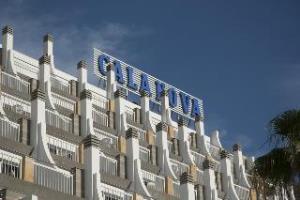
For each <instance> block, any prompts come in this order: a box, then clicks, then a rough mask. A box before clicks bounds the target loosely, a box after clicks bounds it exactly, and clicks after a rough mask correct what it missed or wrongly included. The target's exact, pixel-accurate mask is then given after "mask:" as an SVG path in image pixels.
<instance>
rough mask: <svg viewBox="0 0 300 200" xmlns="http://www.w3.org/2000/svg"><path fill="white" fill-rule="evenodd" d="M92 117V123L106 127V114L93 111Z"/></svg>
mask: <svg viewBox="0 0 300 200" xmlns="http://www.w3.org/2000/svg"><path fill="white" fill-rule="evenodd" d="M92 115H93V121H94V122H96V123H98V124H101V125H103V126H107V127H108V116H107V114H106V113H103V112H101V111H98V110H96V109H93V112H92Z"/></svg>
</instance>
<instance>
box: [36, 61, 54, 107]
mask: <svg viewBox="0 0 300 200" xmlns="http://www.w3.org/2000/svg"><path fill="white" fill-rule="evenodd" d="M39 66H40V71H39V73H40V76H39V88H40V89H41V90H42V91H43V92H45V96H46V103H47V106H49V107H50V108H51V109H52V110H55V106H54V103H53V101H52V95H51V71H50V57H49V56H47V55H43V56H42V57H41V58H40V59H39Z"/></svg>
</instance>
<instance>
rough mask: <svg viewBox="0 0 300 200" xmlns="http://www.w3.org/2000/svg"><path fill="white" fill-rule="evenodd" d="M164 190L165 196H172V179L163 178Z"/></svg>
mask: <svg viewBox="0 0 300 200" xmlns="http://www.w3.org/2000/svg"><path fill="white" fill-rule="evenodd" d="M165 188H166V193H167V194H169V195H174V187H173V179H172V178H171V177H169V176H166V177H165Z"/></svg>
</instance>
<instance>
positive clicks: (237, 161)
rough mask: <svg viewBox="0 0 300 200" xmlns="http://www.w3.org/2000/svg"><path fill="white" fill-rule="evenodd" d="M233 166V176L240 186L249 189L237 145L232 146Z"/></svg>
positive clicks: (240, 152) (242, 160)
mask: <svg viewBox="0 0 300 200" xmlns="http://www.w3.org/2000/svg"><path fill="white" fill-rule="evenodd" d="M233 164H234V170H235V174H236V175H237V178H238V179H239V183H240V185H241V186H244V187H247V188H249V189H250V187H251V186H250V184H249V182H248V179H247V176H246V172H245V164H244V158H243V153H242V148H241V146H240V145H239V144H235V145H233Z"/></svg>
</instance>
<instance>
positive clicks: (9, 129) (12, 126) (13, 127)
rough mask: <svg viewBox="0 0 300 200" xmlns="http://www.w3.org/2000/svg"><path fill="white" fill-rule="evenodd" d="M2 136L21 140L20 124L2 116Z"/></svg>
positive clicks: (0, 128)
mask: <svg viewBox="0 0 300 200" xmlns="http://www.w3.org/2000/svg"><path fill="white" fill-rule="evenodd" d="M0 136H3V137H6V138H9V139H12V140H14V141H17V142H18V141H20V125H19V124H17V123H14V122H11V121H9V120H7V119H4V118H0Z"/></svg>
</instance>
